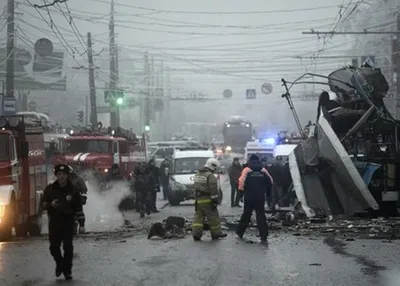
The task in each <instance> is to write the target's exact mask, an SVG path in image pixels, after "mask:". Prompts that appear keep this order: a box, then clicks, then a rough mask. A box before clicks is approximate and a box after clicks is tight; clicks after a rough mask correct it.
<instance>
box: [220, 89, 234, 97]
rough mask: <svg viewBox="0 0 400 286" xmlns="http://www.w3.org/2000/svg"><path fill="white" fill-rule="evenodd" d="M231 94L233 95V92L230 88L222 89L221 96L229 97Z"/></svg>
mask: <svg viewBox="0 0 400 286" xmlns="http://www.w3.org/2000/svg"><path fill="white" fill-rule="evenodd" d="M232 95H233V92H232V90H230V89H225V90H224V92H223V93H222V96H223V97H224V98H227V99H228V98H231V97H232Z"/></svg>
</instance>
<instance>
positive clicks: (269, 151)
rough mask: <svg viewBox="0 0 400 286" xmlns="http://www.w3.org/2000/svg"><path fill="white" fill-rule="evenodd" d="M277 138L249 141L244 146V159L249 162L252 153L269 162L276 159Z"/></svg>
mask: <svg viewBox="0 0 400 286" xmlns="http://www.w3.org/2000/svg"><path fill="white" fill-rule="evenodd" d="M275 147H276V140H275V138H268V139H264V140H258V141H252V142H247V143H246V147H245V148H244V160H245V161H246V162H247V161H248V159H249V158H250V156H251V155H253V154H254V155H257V156H258V157H259V158H260V160H261V159H266V160H267V162H268V164H272V163H273V161H274V150H275Z"/></svg>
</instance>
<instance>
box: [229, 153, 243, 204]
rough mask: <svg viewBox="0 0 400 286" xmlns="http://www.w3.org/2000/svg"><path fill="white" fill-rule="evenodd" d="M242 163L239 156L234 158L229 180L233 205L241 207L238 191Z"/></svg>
mask: <svg viewBox="0 0 400 286" xmlns="http://www.w3.org/2000/svg"><path fill="white" fill-rule="evenodd" d="M242 170H243V168H242V165H241V164H240V162H239V158H234V159H233V162H232V165H231V166H230V167H229V168H228V174H229V182H230V184H231V207H240V205H239V201H240V193H239V192H238V188H237V186H238V180H239V177H240V174H241V173H242Z"/></svg>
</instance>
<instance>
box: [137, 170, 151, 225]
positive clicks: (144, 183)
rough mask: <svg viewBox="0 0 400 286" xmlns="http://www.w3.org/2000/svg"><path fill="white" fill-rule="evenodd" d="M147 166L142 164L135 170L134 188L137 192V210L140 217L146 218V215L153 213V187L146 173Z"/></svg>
mask: <svg viewBox="0 0 400 286" xmlns="http://www.w3.org/2000/svg"><path fill="white" fill-rule="evenodd" d="M146 169H147V166H146V164H145V163H140V164H139V165H138V166H137V167H136V168H135V181H134V188H135V192H136V209H137V210H138V211H139V213H140V217H141V218H144V215H145V213H146V214H147V215H150V213H151V202H150V199H151V192H152V189H151V185H150V183H149V178H148V174H147V172H146Z"/></svg>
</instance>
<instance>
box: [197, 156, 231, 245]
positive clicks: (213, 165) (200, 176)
mask: <svg viewBox="0 0 400 286" xmlns="http://www.w3.org/2000/svg"><path fill="white" fill-rule="evenodd" d="M218 167H219V162H218V160H216V159H214V158H210V159H208V160H207V162H206V164H205V165H204V168H203V169H200V170H199V171H198V172H197V173H196V175H195V176H194V178H193V181H194V187H195V192H196V201H195V217H194V220H193V224H192V235H193V239H194V240H195V241H199V240H201V237H202V235H203V228H204V223H205V220H207V223H208V225H209V226H210V231H211V238H212V239H213V240H217V239H219V238H223V237H226V236H227V234H226V233H222V232H221V219H220V217H219V213H218V209H217V205H218V183H217V178H216V177H215V176H214V173H215V172H216V171H217V170H218Z"/></svg>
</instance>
